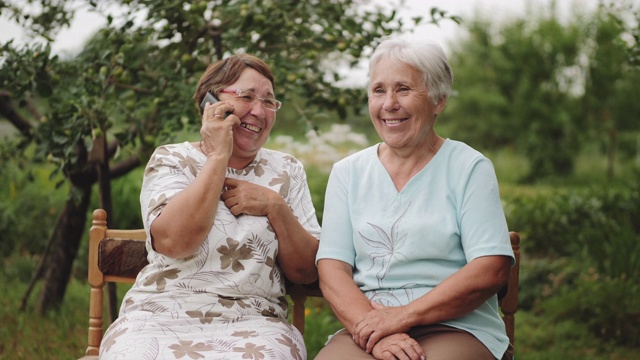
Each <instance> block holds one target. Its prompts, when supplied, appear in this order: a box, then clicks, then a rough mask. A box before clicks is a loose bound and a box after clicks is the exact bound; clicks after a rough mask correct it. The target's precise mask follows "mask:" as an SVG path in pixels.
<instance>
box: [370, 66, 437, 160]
mask: <svg viewBox="0 0 640 360" xmlns="http://www.w3.org/2000/svg"><path fill="white" fill-rule="evenodd" d="M441 104H442V105H440V104H439V105H434V104H433V103H432V102H431V100H430V99H429V92H428V89H427V88H426V85H425V81H424V75H423V74H422V72H420V71H418V70H417V69H416V68H414V67H413V66H411V65H408V64H406V63H404V62H401V61H398V60H391V59H390V58H389V57H384V58H382V59H381V60H380V61H379V62H378V63H377V64H376V65H375V67H374V68H373V69H372V71H371V79H370V85H369V115H370V116H371V121H372V122H373V126H374V127H375V129H376V132H377V133H378V135H379V136H380V138H381V139H382V141H383V142H384V143H385V144H387V145H388V146H390V147H392V148H403V147H416V146H421V145H425V142H426V141H427V136H428V135H429V133H430V132H431V131H432V130H433V125H434V123H435V117H436V114H438V113H439V112H440V111H441V110H442V107H443V106H444V102H441Z"/></svg>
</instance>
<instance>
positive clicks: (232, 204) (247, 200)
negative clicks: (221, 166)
mask: <svg viewBox="0 0 640 360" xmlns="http://www.w3.org/2000/svg"><path fill="white" fill-rule="evenodd" d="M224 188H225V190H224V191H223V192H222V201H224V204H225V205H226V206H227V207H228V208H229V210H231V213H232V214H233V215H235V216H238V215H242V214H247V215H254V216H266V215H269V211H271V207H272V206H274V204H277V202H283V201H284V200H283V199H282V196H280V194H278V193H277V192H275V191H273V190H271V189H268V188H266V187H264V186H261V185H257V184H253V183H250V182H248V181H243V180H237V179H232V178H226V179H225V180H224Z"/></svg>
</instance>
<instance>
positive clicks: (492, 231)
mask: <svg viewBox="0 0 640 360" xmlns="http://www.w3.org/2000/svg"><path fill="white" fill-rule="evenodd" d="M369 76H370V79H369V88H368V94H369V113H370V117H371V122H372V123H373V126H374V127H375V129H376V132H377V133H378V135H379V136H380V138H381V139H382V142H381V143H379V144H376V145H374V146H371V147H369V148H367V149H364V150H362V151H360V152H358V153H356V154H354V155H351V156H349V157H347V158H345V159H343V160H341V161H339V162H337V163H336V164H335V165H334V167H333V169H332V171H331V175H330V178H329V183H328V185H327V190H326V198H325V207H324V208H325V209H326V210H325V213H324V217H323V223H322V235H321V238H320V247H319V250H318V254H317V256H316V262H317V265H318V272H319V277H320V287H321V289H322V292H323V294H324V297H325V298H326V300H327V301H328V303H329V304H330V306H331V308H332V309H333V311H334V313H335V314H336V316H337V318H338V319H339V320H340V322H341V323H342V324H343V325H344V327H345V328H344V329H342V330H340V331H339V332H337V333H336V334H335V335H333V336H332V337H331V338H330V340H329V341H328V342H327V345H326V346H325V347H324V348H323V349H322V350H321V351H320V353H319V354H318V357H317V358H316V359H318V360H323V359H331V360H333V359H373V358H375V359H425V358H427V359H429V360H440V359H455V360H461V359H473V360H478V359H503V358H509V357H510V354H511V352H510V351H509V349H511V347H510V344H509V339H508V337H507V335H506V333H505V327H504V323H503V322H502V320H501V319H500V315H499V311H498V300H497V296H496V293H497V292H498V290H499V289H500V288H501V287H502V286H503V285H504V284H505V283H506V281H507V278H508V274H509V270H510V266H512V265H513V264H514V261H515V259H514V256H513V251H512V249H511V246H510V242H509V233H508V228H507V223H506V220H505V216H504V211H503V209H502V205H501V202H500V194H499V191H498V182H497V178H496V175H495V170H494V168H493V165H492V163H491V162H490V161H489V160H488V159H487V158H486V157H485V156H483V155H482V154H481V153H480V152H478V151H476V150H474V149H473V148H471V147H469V146H468V145H466V144H464V143H462V142H459V141H455V140H452V139H448V138H443V137H441V136H439V135H438V134H437V133H436V131H435V129H434V125H435V124H436V118H437V117H438V115H439V114H441V113H442V111H443V109H444V107H445V104H446V101H447V98H448V96H449V94H450V93H451V87H452V84H453V73H452V70H451V68H450V66H449V63H448V60H447V58H446V56H445V54H444V52H443V51H442V48H441V47H440V46H439V45H437V44H434V43H423V42H409V41H407V40H402V39H387V40H385V41H382V42H381V43H380V45H379V46H378V47H377V49H376V50H375V52H374V53H373V55H372V57H371V59H370V67H369Z"/></svg>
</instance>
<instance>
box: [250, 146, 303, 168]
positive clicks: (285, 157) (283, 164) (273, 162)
mask: <svg viewBox="0 0 640 360" xmlns="http://www.w3.org/2000/svg"><path fill="white" fill-rule="evenodd" d="M255 161H256V162H258V163H260V162H262V163H265V162H266V163H267V164H269V165H270V166H272V167H274V168H296V169H303V168H304V166H303V164H302V162H301V161H300V160H298V159H297V158H296V157H295V156H293V155H292V154H289V153H286V152H283V151H279V150H273V149H267V148H261V149H260V150H259V151H258V154H257V155H256V159H255Z"/></svg>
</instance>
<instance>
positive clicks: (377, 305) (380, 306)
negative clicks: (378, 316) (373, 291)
mask: <svg viewBox="0 0 640 360" xmlns="http://www.w3.org/2000/svg"><path fill="white" fill-rule="evenodd" d="M371 307H372V308H373V309H374V310H376V309H384V308H385V306H384V305H382V304H380V303H377V302H375V301H374V300H371Z"/></svg>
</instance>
